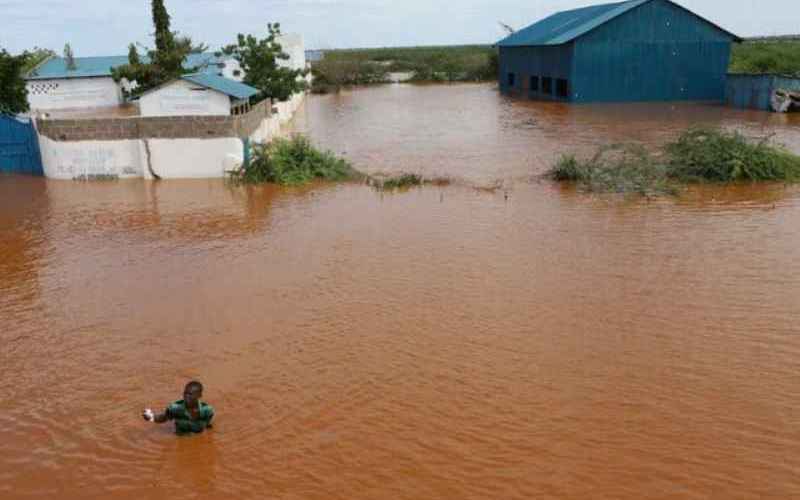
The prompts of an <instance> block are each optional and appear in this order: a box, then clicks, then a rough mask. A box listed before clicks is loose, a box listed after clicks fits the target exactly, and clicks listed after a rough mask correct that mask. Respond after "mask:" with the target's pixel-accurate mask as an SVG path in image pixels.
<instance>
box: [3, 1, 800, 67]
mask: <svg viewBox="0 0 800 500" xmlns="http://www.w3.org/2000/svg"><path fill="white" fill-rule="evenodd" d="M797 2H798V0H679V2H678V3H680V4H681V5H683V6H685V7H687V8H689V9H692V10H694V11H695V12H697V13H698V14H700V15H702V16H705V17H707V18H709V19H711V20H712V21H714V22H716V23H717V24H720V25H721V26H722V27H724V28H726V29H729V30H731V31H733V32H734V33H736V34H738V35H741V36H753V35H779V34H790V33H792V34H794V33H798V32H800V22H799V21H800V14H798V10H797ZM596 3H604V2H602V1H594V0H446V1H444V0H442V1H439V0H166V5H167V9H168V10H169V12H170V14H171V15H172V27H173V29H176V30H178V31H180V32H181V33H183V34H187V35H190V36H191V37H193V38H194V39H195V40H196V41H203V42H206V43H208V44H209V45H210V46H211V47H212V49H216V48H218V47H221V46H222V45H225V44H227V43H231V42H232V41H233V40H234V39H235V37H236V33H238V32H244V33H254V34H255V33H263V32H265V31H266V25H267V23H268V22H276V21H277V22H280V23H281V25H282V27H283V31H284V32H296V33H301V34H303V36H304V37H305V41H306V48H322V49H330V48H344V47H380V46H408V45H450V44H466V43H492V42H495V41H497V40H498V39H500V38H502V36H503V32H502V31H501V29H500V27H499V25H498V21H503V22H505V23H507V24H510V25H511V26H514V27H516V28H521V27H524V26H527V25H528V24H531V23H533V22H535V21H537V20H539V19H541V18H543V17H545V16H547V15H549V14H552V13H553V12H556V11H559V10H564V9H569V8H575V7H583V6H586V5H592V4H596ZM0 26H1V27H0V47H2V48H6V49H8V50H9V51H11V52H12V53H17V52H20V51H22V50H24V49H26V48H30V47H33V46H40V47H48V48H52V49H55V50H56V51H57V52H61V50H62V48H63V47H64V44H65V43H66V42H69V43H70V44H71V45H72V48H73V50H74V52H75V55H76V56H94V55H124V54H126V53H127V46H128V44H129V43H130V42H133V41H136V42H140V43H144V44H146V45H152V39H151V36H150V33H151V32H152V23H151V20H150V1H149V0H0Z"/></svg>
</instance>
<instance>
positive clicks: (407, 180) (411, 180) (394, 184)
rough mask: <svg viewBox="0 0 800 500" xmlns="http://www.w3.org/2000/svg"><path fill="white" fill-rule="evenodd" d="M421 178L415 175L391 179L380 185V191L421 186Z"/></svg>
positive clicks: (404, 175)
mask: <svg viewBox="0 0 800 500" xmlns="http://www.w3.org/2000/svg"><path fill="white" fill-rule="evenodd" d="M421 185H422V176H420V175H417V174H403V175H401V176H399V177H391V178H389V179H386V180H384V181H383V182H381V183H380V185H379V187H380V188H381V189H400V188H407V187H412V186H421Z"/></svg>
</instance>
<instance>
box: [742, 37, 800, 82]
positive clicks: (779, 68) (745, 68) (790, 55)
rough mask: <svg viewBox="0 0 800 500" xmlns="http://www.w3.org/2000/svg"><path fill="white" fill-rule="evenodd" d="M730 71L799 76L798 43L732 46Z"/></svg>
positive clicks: (748, 43)
mask: <svg viewBox="0 0 800 500" xmlns="http://www.w3.org/2000/svg"><path fill="white" fill-rule="evenodd" d="M730 71H731V73H756V74H762V73H778V74H783V75H795V76H800V41H797V40H788V41H779V42H746V43H741V44H734V45H733V53H732V55H731V65H730Z"/></svg>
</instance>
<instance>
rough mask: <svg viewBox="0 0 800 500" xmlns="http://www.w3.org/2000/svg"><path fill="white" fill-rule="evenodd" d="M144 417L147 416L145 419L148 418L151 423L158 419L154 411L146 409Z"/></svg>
mask: <svg viewBox="0 0 800 500" xmlns="http://www.w3.org/2000/svg"><path fill="white" fill-rule="evenodd" d="M144 416H145V418H146V419H147V420H149V421H150V422H152V421H154V420H155V418H156V417H155V415H154V414H153V410H151V409H150V408H146V409H145V410H144Z"/></svg>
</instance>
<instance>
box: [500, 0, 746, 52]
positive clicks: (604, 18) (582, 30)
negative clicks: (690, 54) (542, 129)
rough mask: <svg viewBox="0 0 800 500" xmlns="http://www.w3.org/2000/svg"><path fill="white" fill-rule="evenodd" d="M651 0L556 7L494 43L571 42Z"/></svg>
mask: <svg viewBox="0 0 800 500" xmlns="http://www.w3.org/2000/svg"><path fill="white" fill-rule="evenodd" d="M654 1H656V0H626V1H623V2H614V3H605V4H597V5H589V6H586V7H580V8H577V9H572V10H564V11H559V12H556V13H554V14H551V15H550V16H547V17H545V18H543V19H541V20H539V21H537V22H535V23H533V24H531V25H530V26H527V27H525V28H523V29H521V30H519V31H517V32H515V33H512V34H510V35H508V36H507V37H505V38H503V39H502V40H500V41H499V42H497V43H496V44H495V45H496V46H498V47H526V46H541V45H550V46H554V45H562V44H565V43H569V42H572V41H573V40H575V39H577V38H580V37H582V36H583V35H586V34H587V33H589V32H591V31H594V30H596V29H597V28H599V27H600V26H602V25H604V24H606V23H608V22H610V21H612V20H614V19H616V18H618V17H620V16H623V15H625V14H627V13H628V12H631V11H633V10H635V9H637V8H639V7H641V6H643V5H645V4H648V3H651V2H654ZM663 1H664V2H666V3H668V4H671V5H673V6H675V7H677V8H679V9H681V10H683V11H685V12H687V13H689V14H690V15H692V16H694V17H696V18H698V19H700V20H701V21H703V22H705V23H707V24H709V25H711V26H713V27H714V28H716V29H717V30H719V31H721V32H723V33H726V34H727V35H729V36H731V37H732V38H733V39H734V41H741V38H740V37H738V36H737V35H735V34H733V33H731V32H730V31H728V30H726V29H725V28H722V27H720V26H719V25H718V24H715V23H714V22H712V21H710V20H708V19H706V18H704V17H702V16H701V15H699V14H697V13H695V12H693V11H691V10H689V9H687V8H686V7H684V6H682V5H680V4H678V3H676V2H674V1H672V0H663Z"/></svg>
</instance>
